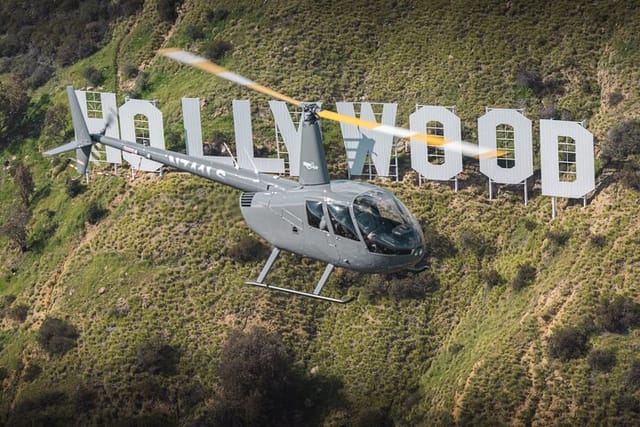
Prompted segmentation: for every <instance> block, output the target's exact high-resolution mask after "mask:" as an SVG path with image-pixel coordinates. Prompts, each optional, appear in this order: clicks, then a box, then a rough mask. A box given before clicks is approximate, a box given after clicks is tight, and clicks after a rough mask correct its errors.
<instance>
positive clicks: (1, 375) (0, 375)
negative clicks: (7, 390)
mask: <svg viewBox="0 0 640 427" xmlns="http://www.w3.org/2000/svg"><path fill="white" fill-rule="evenodd" d="M6 378H9V370H8V369H7V368H5V367H4V366H2V367H0V382H1V381H3V380H5V379H6Z"/></svg>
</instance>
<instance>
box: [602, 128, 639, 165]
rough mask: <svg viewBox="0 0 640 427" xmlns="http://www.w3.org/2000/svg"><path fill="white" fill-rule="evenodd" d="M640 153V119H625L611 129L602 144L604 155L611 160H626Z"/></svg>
mask: <svg viewBox="0 0 640 427" xmlns="http://www.w3.org/2000/svg"><path fill="white" fill-rule="evenodd" d="M632 154H640V120H638V119H636V120H625V121H623V122H621V123H620V124H619V125H617V126H615V127H612V128H611V129H609V132H608V133H607V138H606V140H605V141H604V143H603V144H602V157H604V159H605V160H609V161H625V160H627V158H628V157H629V156H630V155H632Z"/></svg>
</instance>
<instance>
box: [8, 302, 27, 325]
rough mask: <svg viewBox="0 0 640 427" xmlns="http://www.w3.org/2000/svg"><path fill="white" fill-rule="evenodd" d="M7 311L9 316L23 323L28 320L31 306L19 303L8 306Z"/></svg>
mask: <svg viewBox="0 0 640 427" xmlns="http://www.w3.org/2000/svg"><path fill="white" fill-rule="evenodd" d="M6 313H7V316H8V317H10V318H11V319H13V320H16V321H18V322H20V323H22V322H24V321H25V320H27V314H28V313H29V306H27V305H26V304H18V305H15V306H12V307H10V308H8V309H7V311H6Z"/></svg>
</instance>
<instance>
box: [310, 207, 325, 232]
mask: <svg viewBox="0 0 640 427" xmlns="http://www.w3.org/2000/svg"><path fill="white" fill-rule="evenodd" d="M306 207H307V222H308V223H309V225H310V226H311V227H314V228H320V229H323V230H326V229H327V227H326V225H325V224H324V223H323V222H324V221H323V220H322V219H323V217H324V212H323V210H322V202H319V201H315V200H307V203H306Z"/></svg>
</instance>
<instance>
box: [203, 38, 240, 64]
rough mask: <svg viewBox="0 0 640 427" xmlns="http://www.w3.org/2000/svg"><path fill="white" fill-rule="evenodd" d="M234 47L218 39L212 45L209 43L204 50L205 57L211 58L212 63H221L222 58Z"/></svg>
mask: <svg viewBox="0 0 640 427" xmlns="http://www.w3.org/2000/svg"><path fill="white" fill-rule="evenodd" d="M232 49H233V46H232V45H231V43H229V42H227V41H224V40H219V39H216V40H214V41H212V42H210V43H208V44H207V45H206V46H205V48H204V52H203V53H204V56H205V57H207V58H209V59H210V60H212V61H215V62H219V61H221V60H222V58H223V57H224V56H225V55H226V54H227V52H229V51H231V50H232Z"/></svg>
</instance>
